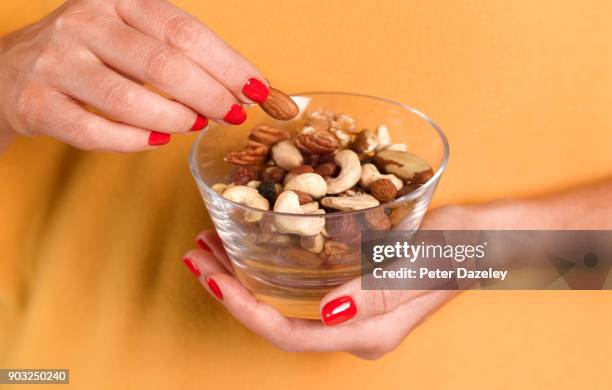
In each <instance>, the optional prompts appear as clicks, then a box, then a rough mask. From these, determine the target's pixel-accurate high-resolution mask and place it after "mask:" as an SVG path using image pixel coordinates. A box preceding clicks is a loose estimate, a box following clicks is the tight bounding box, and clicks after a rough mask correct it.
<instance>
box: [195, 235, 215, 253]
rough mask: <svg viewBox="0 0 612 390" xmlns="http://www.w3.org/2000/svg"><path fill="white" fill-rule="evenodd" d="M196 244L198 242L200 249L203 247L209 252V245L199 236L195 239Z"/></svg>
mask: <svg viewBox="0 0 612 390" xmlns="http://www.w3.org/2000/svg"><path fill="white" fill-rule="evenodd" d="M196 244H198V246H199V247H200V249H204V250H205V251H209V252H211V250H210V247H209V246H208V245H206V243H205V242H204V240H202V239H201V238H198V239H197V240H196Z"/></svg>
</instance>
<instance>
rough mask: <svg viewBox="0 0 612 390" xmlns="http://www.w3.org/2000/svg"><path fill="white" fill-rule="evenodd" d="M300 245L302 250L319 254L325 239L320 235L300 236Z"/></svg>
mask: <svg viewBox="0 0 612 390" xmlns="http://www.w3.org/2000/svg"><path fill="white" fill-rule="evenodd" d="M300 244H301V245H302V248H304V249H306V250H308V251H311V252H312V253H320V252H321V251H322V250H323V245H325V238H324V237H323V235H321V233H319V234H316V235H314V236H302V237H300Z"/></svg>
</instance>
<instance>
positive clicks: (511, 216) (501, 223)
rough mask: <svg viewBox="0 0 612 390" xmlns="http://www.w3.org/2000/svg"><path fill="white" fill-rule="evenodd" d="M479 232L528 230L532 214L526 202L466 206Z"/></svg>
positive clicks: (513, 201) (503, 201)
mask: <svg viewBox="0 0 612 390" xmlns="http://www.w3.org/2000/svg"><path fill="white" fill-rule="evenodd" d="M466 212H467V213H468V214H469V215H470V217H471V218H472V220H473V221H474V223H475V225H476V226H477V228H478V229H479V230H521V229H529V228H530V225H531V219H532V212H531V211H530V204H529V202H528V201H522V200H500V201H494V202H490V203H484V204H480V205H474V206H466Z"/></svg>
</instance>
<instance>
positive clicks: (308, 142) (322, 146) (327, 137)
mask: <svg viewBox="0 0 612 390" xmlns="http://www.w3.org/2000/svg"><path fill="white" fill-rule="evenodd" d="M295 146H297V147H298V149H300V150H301V151H303V152H305V153H309V154H326V153H332V152H334V151H336V150H338V149H339V148H340V141H338V138H336V136H335V135H333V134H332V133H331V132H329V131H327V130H324V131H318V130H316V129H315V128H313V127H307V128H305V129H304V130H303V131H302V132H301V133H300V134H299V135H298V136H297V138H296V140H295Z"/></svg>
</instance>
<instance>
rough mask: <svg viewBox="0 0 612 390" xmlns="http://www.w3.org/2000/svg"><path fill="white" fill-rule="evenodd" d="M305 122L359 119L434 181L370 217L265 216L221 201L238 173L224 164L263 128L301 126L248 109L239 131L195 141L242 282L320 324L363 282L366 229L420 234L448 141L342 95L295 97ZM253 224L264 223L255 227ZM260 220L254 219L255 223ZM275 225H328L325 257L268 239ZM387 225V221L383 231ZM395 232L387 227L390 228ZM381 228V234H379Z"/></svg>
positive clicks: (423, 123)
mask: <svg viewBox="0 0 612 390" xmlns="http://www.w3.org/2000/svg"><path fill="white" fill-rule="evenodd" d="M292 97H293V99H294V100H295V101H296V102H297V103H298V106H300V111H301V114H302V113H303V112H304V111H305V110H309V109H322V108H324V109H329V110H331V111H334V112H336V113H346V114H349V115H351V116H353V117H354V118H355V120H356V122H357V125H358V127H359V128H370V129H375V128H376V127H377V126H378V125H380V124H384V125H386V126H387V127H388V129H389V133H390V134H391V138H392V141H393V142H394V143H405V144H407V145H408V150H409V151H410V152H412V153H414V154H416V155H418V156H420V157H421V158H423V159H425V160H426V161H427V162H428V163H429V164H430V165H431V166H432V168H433V170H434V175H433V177H431V178H430V179H429V180H428V181H427V182H426V183H425V184H423V185H422V186H420V187H419V188H417V189H415V190H414V191H413V192H411V193H409V194H407V195H405V196H403V197H401V198H398V199H395V200H394V201H392V202H388V203H385V204H381V205H380V206H377V207H375V208H370V209H367V210H359V211H351V212H337V213H328V214H325V215H298V214H282V213H276V212H273V211H261V210H257V209H253V208H250V207H248V206H244V205H241V204H238V203H235V202H233V201H230V200H228V199H225V198H223V197H222V196H221V195H219V194H218V193H217V192H215V191H214V190H213V189H212V186H213V185H214V184H216V183H226V182H228V179H229V177H230V175H231V172H232V170H233V169H234V168H235V167H234V166H232V165H230V164H228V163H227V162H225V161H224V160H223V158H224V156H225V155H226V154H227V153H228V152H230V151H234V150H240V149H241V148H242V147H243V145H244V143H245V141H246V139H247V136H248V134H249V132H250V130H251V129H252V128H253V127H254V126H255V125H258V124H260V123H268V124H271V125H274V126H278V127H285V128H289V129H293V128H294V127H296V126H297V123H295V122H296V121H300V120H301V118H300V117H301V114H300V116H298V118H296V119H294V120H292V121H289V122H283V121H276V120H274V119H272V118H270V117H269V116H268V115H266V114H265V113H264V112H263V111H262V110H260V109H259V108H258V107H250V108H248V109H247V112H248V120H247V121H246V122H245V123H244V124H242V125H241V126H222V125H211V126H209V127H208V128H206V129H205V130H204V131H202V132H201V133H200V134H199V136H198V137H197V139H196V141H195V143H194V145H193V148H192V151H191V155H190V161H189V162H190V167H191V172H192V174H193V176H194V178H195V181H196V183H197V186H198V189H199V191H200V193H201V194H202V199H203V200H204V204H205V205H206V208H207V209H208V212H209V214H210V216H211V219H212V221H213V223H214V225H215V228H216V230H217V232H218V234H219V236H220V237H221V239H222V240H223V243H224V245H225V249H226V250H227V254H228V255H229V258H230V259H231V261H232V265H233V267H234V270H235V273H236V276H237V277H238V278H239V279H240V281H241V282H242V283H243V284H244V285H245V286H246V288H248V289H249V290H250V291H251V292H252V294H253V295H254V296H255V297H256V298H257V299H259V300H260V301H264V302H267V303H269V304H271V305H272V306H274V307H275V308H276V309H278V310H279V311H280V312H281V313H283V314H284V315H286V316H290V317H298V318H308V319H319V318H320V313H319V303H320V301H321V299H322V298H323V297H324V296H325V294H327V293H328V292H329V291H330V290H332V289H334V288H335V287H337V286H339V285H340V284H342V283H345V282H347V281H349V280H351V279H353V278H357V277H359V276H360V269H361V267H360V265H361V258H360V232H361V231H362V230H365V229H369V230H377V229H381V228H383V229H402V230H409V231H416V230H417V229H418V228H419V226H420V224H421V221H422V219H423V216H424V214H425V211H426V210H427V207H428V206H429V203H430V201H431V198H432V196H433V193H434V191H435V189H436V186H437V184H438V181H439V180H440V177H441V175H442V173H443V172H444V169H445V167H446V164H447V161H448V153H449V149H448V142H447V140H446V137H445V135H444V133H443V132H442V131H441V130H440V129H439V128H438V126H436V125H435V124H434V123H433V122H432V121H431V120H430V119H429V118H428V117H427V116H425V115H424V114H422V113H420V112H419V111H417V110H415V109H413V108H411V107H408V106H406V105H404V104H401V103H397V102H394V101H391V100H387V99H383V98H378V97H373V96H366V95H358V94H351V93H337V92H311V93H301V94H296V95H293V96H292ZM245 214H247V215H249V218H246V219H247V220H253V219H260V220H259V221H257V222H246V220H245ZM253 215H255V218H253ZM277 217H289V218H298V219H299V220H301V221H306V220H305V219H309V221H312V222H317V221H318V222H319V223H320V222H322V220H324V222H325V230H324V233H325V234H324V236H326V237H325V250H324V251H322V252H321V253H319V254H316V253H312V252H309V251H308V250H306V249H303V248H302V246H301V244H300V242H301V240H303V239H305V238H302V237H300V236H296V235H288V234H281V233H275V232H270V229H269V228H265V226H266V224H267V226H268V227H269V225H271V223H270V222H271V221H273V220H274V219H275V218H277ZM381 220H382V221H384V222H383V223H382V224H381ZM387 221H389V222H391V226H390V227H389V223H388V222H387ZM381 226H383V227H381Z"/></svg>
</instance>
